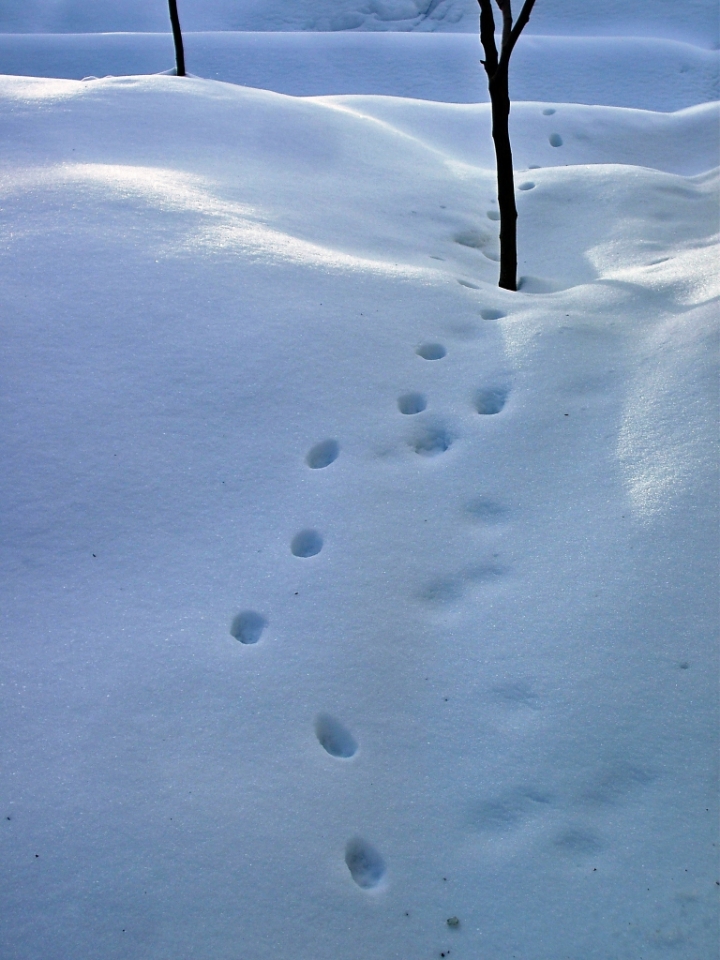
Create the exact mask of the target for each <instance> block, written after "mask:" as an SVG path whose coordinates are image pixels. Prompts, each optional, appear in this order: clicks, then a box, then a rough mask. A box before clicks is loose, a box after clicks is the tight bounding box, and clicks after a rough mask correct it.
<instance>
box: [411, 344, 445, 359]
mask: <svg viewBox="0 0 720 960" xmlns="http://www.w3.org/2000/svg"><path fill="white" fill-rule="evenodd" d="M415 353H416V354H417V355H418V356H419V357H422V358H423V360H442V358H443V357H444V356H446V354H447V350H446V349H445V347H444V346H443V345H442V344H441V343H421V344H420V346H419V347H418V348H417V350H416V351H415Z"/></svg>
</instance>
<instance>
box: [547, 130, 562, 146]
mask: <svg viewBox="0 0 720 960" xmlns="http://www.w3.org/2000/svg"><path fill="white" fill-rule="evenodd" d="M548 141H549V142H550V146H551V147H561V146H562V145H563V138H562V137H561V136H560V134H559V133H551V134H550V136H549V137H548Z"/></svg>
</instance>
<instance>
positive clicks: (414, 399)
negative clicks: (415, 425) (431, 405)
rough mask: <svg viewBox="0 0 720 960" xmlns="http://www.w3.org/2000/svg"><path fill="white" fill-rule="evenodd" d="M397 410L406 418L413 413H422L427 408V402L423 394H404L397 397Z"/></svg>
mask: <svg viewBox="0 0 720 960" xmlns="http://www.w3.org/2000/svg"><path fill="white" fill-rule="evenodd" d="M397 404H398V410H399V411H400V413H404V414H405V415H406V416H412V414H414V413H422V412H423V410H425V408H426V407H427V400H426V398H425V394H424V393H404V394H403V395H402V396H401V397H398V402H397Z"/></svg>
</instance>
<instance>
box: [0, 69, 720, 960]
mask: <svg viewBox="0 0 720 960" xmlns="http://www.w3.org/2000/svg"><path fill="white" fill-rule="evenodd" d="M551 110H554V111H555V112H554V113H552V112H551V113H548V111H551ZM0 118H1V119H2V123H3V129H4V130H5V131H6V136H5V137H4V138H3V141H2V146H1V157H0V202H1V203H2V208H3V217H2V225H1V228H0V291H1V292H2V299H3V310H2V317H1V320H0V322H2V324H3V343H4V349H3V374H4V377H3V393H2V410H3V417H2V419H0V429H1V431H2V441H3V450H4V458H3V471H2V476H1V478H0V504H2V522H3V538H2V542H1V544H0V565H1V567H2V576H1V577H0V583H1V584H2V587H1V588H0V589H1V591H2V603H0V611H1V615H2V618H3V630H2V634H1V636H2V652H3V662H4V663H5V665H6V670H5V675H4V687H3V696H2V698H0V713H1V714H2V719H3V729H4V730H5V731H6V735H5V736H4V738H3V763H2V771H3V773H2V776H3V791H2V797H3V801H2V803H3V806H2V810H1V811H0V812H1V813H2V819H0V824H1V825H2V830H3V858H2V866H1V867H0V870H1V871H2V874H3V880H4V890H5V893H4V907H5V909H4V910H3V911H2V915H0V939H1V941H2V943H3V944H4V945H5V952H6V954H7V955H8V956H13V957H17V958H19V960H31V958H37V957H42V958H43V960H67V958H68V957H90V956H92V957H103V958H105V957H108V958H118V960H120V958H126V957H127V958H131V957H132V958H135V957H143V958H145V957H148V958H153V960H155V958H157V960H161V958H175V957H177V958H181V957H194V958H198V960H219V958H222V960H225V958H227V960H230V958H235V957H237V955H238V944H241V945H242V950H244V951H245V953H247V955H248V956H252V957H256V958H258V960H278V958H292V960H367V958H369V957H378V958H387V960H390V958H395V957H398V956H403V957H405V956H408V957H409V956H412V957H431V956H440V955H442V954H445V955H448V954H450V955H451V957H452V958H458V960H476V958H478V957H485V956H487V957H502V958H507V957H512V956H513V955H516V956H522V957H523V958H525V960H547V958H548V957H561V956H574V957H583V958H588V960H607V958H608V957H611V956H612V957H615V958H618V960H637V958H638V957H642V956H648V957H649V956H655V955H657V956H660V955H663V954H668V953H669V952H673V953H674V954H675V955H677V956H680V955H683V956H686V957H706V956H711V955H712V952H713V950H714V949H715V946H716V943H715V940H716V938H715V925H714V918H715V897H716V887H715V882H716V858H715V856H714V850H713V842H714V840H715V837H716V822H717V818H716V812H717V795H716V778H715V776H714V769H715V764H716V758H717V750H716V743H715V740H716V733H715V731H716V729H717V726H716V724H715V719H716V716H717V711H716V703H717V691H716V684H715V676H716V664H717V647H716V638H715V632H716V628H717V616H716V613H717V610H716V607H717V603H716V601H717V597H716V591H715V589H714V586H715V585H714V583H713V582H712V577H711V576H708V572H709V571H711V570H713V571H714V570H716V569H717V560H718V557H717V538H716V530H717V507H716V491H717V435H716V425H715V417H716V395H717V366H718V364H717V358H718V351H717V290H716V287H715V277H716V276H717V272H716V271H713V270H712V269H711V268H712V265H713V263H714V262H716V261H715V258H716V255H717V213H716V211H717V197H718V176H717V171H716V170H710V169H708V165H709V164H710V163H712V162H714V159H713V149H714V147H713V143H714V137H715V136H716V135H717V107H716V106H702V107H695V108H692V109H690V110H685V111H681V112H678V113H673V114H653V113H648V112H643V111H629V110H622V109H619V108H610V107H604V108H599V107H581V106H577V105H576V106H571V105H564V104H562V103H557V104H553V105H552V106H549V105H545V104H540V103H524V104H517V105H516V108H515V109H514V110H513V123H514V125H515V127H514V130H513V136H514V138H515V142H516V143H517V149H518V154H519V161H518V164H519V169H518V205H519V211H520V221H519V224H520V255H521V274H522V277H523V281H522V286H521V289H520V291H518V292H517V293H510V292H508V291H505V290H500V289H499V288H498V287H497V286H496V277H497V242H498V236H497V229H498V223H497V217H496V207H495V205H494V195H495V190H494V171H493V169H492V166H491V164H490V163H489V162H488V156H489V154H488V147H487V146H486V145H485V144H486V141H487V139H488V136H489V134H488V110H487V107H486V106H484V105H457V104H438V103H427V102H421V101H402V100H392V99H389V98H373V97H359V98H352V97H328V98H318V99H310V100H306V99H302V98H296V97H287V96H283V95H280V94H277V93H271V92H268V91H260V90H254V89H250V88H244V87H238V86H233V85H230V84H221V83H215V82H212V81H206V80H192V79H190V80H179V79H177V78H172V77H151V78H131V79H115V80H112V79H111V80H99V81H89V82H86V83H82V82H76V81H68V80H38V79H27V78H2V79H1V80H0ZM558 140H559V141H561V142H560V143H558ZM690 140H692V141H693V149H692V150H690V149H688V142H689V141H690ZM695 142H697V148H695ZM556 143H557V145H555V144H556ZM474 144H475V145H476V146H474ZM531 161H537V162H538V163H540V164H541V166H538V167H537V168H534V169H529V166H530V162H531ZM596 161H599V162H596ZM525 164H527V166H528V169H522V166H524V165H525ZM79 906H80V908H81V909H79Z"/></svg>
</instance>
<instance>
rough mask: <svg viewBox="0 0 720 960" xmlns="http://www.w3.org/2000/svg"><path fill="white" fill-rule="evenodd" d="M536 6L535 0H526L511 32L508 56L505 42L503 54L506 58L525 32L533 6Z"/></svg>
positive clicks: (508, 57)
mask: <svg viewBox="0 0 720 960" xmlns="http://www.w3.org/2000/svg"><path fill="white" fill-rule="evenodd" d="M534 6H535V0H525V3H524V4H523V8H522V10H521V11H520V16H519V17H518V18H517V20H516V21H515V26H514V27H513V28H512V31H511V33H510V40H509V41H508V46H507V56H505V44H504V43H503V50H502V56H503V57H504V58H505V59H506V60H509V59H510V54H511V53H512V52H513V47H514V46H515V44H516V43H517V42H518V37H519V36H520V34H521V33H522V32H523V30H524V28H525V25H526V23H527V22H528V20H529V19H530V14H531V13H532V8H533V7H534Z"/></svg>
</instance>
